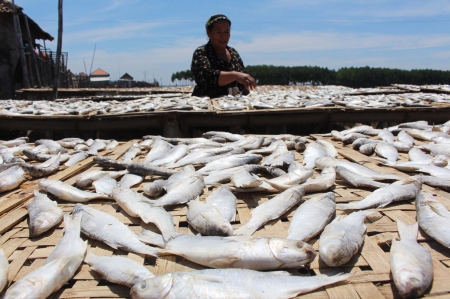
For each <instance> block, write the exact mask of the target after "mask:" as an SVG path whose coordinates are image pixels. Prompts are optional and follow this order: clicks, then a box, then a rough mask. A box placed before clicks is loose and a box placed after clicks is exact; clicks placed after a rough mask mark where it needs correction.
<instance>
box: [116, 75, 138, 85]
mask: <svg viewBox="0 0 450 299" xmlns="http://www.w3.org/2000/svg"><path fill="white" fill-rule="evenodd" d="M117 85H118V86H117V87H119V88H132V87H134V78H133V77H131V76H130V75H129V74H128V73H125V74H124V75H123V76H122V77H120V79H119V82H118V84H117Z"/></svg>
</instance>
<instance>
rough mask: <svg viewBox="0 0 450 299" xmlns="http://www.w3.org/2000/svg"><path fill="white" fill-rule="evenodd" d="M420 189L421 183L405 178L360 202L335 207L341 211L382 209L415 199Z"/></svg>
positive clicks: (376, 191)
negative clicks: (398, 202)
mask: <svg viewBox="0 0 450 299" xmlns="http://www.w3.org/2000/svg"><path fill="white" fill-rule="evenodd" d="M421 187H422V183H421V182H420V181H418V180H415V179H412V178H407V179H404V180H401V181H397V182H395V183H392V184H390V185H388V186H386V187H382V188H380V189H377V190H375V191H374V192H372V193H371V194H369V195H368V196H366V197H365V198H364V199H363V200H361V201H358V202H351V203H347V204H338V205H337V206H338V207H339V208H340V209H342V210H361V209H367V208H383V207H385V206H387V205H388V204H390V203H392V202H397V201H402V200H410V199H414V198H416V196H417V193H418V192H419V191H420V188H421Z"/></svg>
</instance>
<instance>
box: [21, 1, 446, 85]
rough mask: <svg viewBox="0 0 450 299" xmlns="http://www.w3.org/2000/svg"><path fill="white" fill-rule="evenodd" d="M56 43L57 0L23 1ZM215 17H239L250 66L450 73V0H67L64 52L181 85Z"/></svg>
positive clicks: (117, 72)
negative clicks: (179, 76)
mask: <svg viewBox="0 0 450 299" xmlns="http://www.w3.org/2000/svg"><path fill="white" fill-rule="evenodd" d="M15 3H16V4H17V5H19V6H21V7H23V8H24V12H25V13H26V14H27V15H28V16H29V17H31V18H32V19H33V20H35V21H36V22H37V23H38V24H39V25H40V26H41V27H42V28H43V29H44V30H45V31H47V32H49V33H50V34H51V35H53V36H54V37H55V41H54V42H51V43H50V42H47V43H46V44H47V47H49V48H51V49H53V50H56V37H57V30H58V28H57V20H58V15H57V12H58V11H57V10H58V1H57V0H39V1H36V0H16V1H15ZM215 13H223V14H226V15H227V16H228V17H229V18H230V19H231V21H232V26H231V39H230V43H229V45H230V46H232V47H234V48H236V50H237V51H238V52H239V54H240V55H241V57H242V59H243V61H244V63H245V65H257V64H272V65H285V66H300V65H317V66H321V67H328V68H331V69H338V68H340V67H350V66H356V67H357V66H366V65H368V66H371V67H390V68H400V69H418V68H421V69H423V68H428V69H440V70H450V64H449V58H450V34H449V33H450V29H449V28H450V1H448V0H429V1H423V0H408V1H405V0H401V1H392V0H391V1H385V0H372V1H363V0H346V1H344V0H342V1H341V0H328V1H324V0H315V1H301V0H297V1H294V0H276V1H275V0H260V1H234V0H228V1H186V0H185V1H178V0H177V1H149V0H95V1H86V0H78V1H74V0H69V1H68V0H65V1H64V34H63V51H64V52H68V53H69V68H70V69H71V70H72V72H75V73H78V72H81V71H84V63H83V60H84V61H85V62H86V67H87V70H88V71H89V69H90V65H91V60H92V54H93V50H94V46H95V45H96V54H95V60H94V63H93V67H92V70H95V69H97V68H102V69H104V70H105V71H107V72H108V73H110V74H111V79H112V80H116V79H118V78H119V77H120V76H122V75H123V74H124V73H125V72H127V73H129V74H130V75H131V76H133V77H134V78H135V79H137V80H144V78H145V76H146V79H147V80H150V81H151V80H153V78H155V79H157V80H158V81H161V80H162V83H163V85H167V84H173V83H172V82H171V81H170V77H171V75H172V73H174V72H177V71H181V70H186V69H189V68H190V64H191V59H192V53H193V52H194V50H195V49H196V48H197V47H198V46H200V45H202V44H205V43H206V42H207V37H206V33H205V27H204V24H205V22H206V20H207V19H208V17H209V16H210V15H212V14H215Z"/></svg>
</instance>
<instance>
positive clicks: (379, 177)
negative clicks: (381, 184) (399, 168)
mask: <svg viewBox="0 0 450 299" xmlns="http://www.w3.org/2000/svg"><path fill="white" fill-rule="evenodd" d="M315 164H316V167H317V168H319V169H323V168H325V167H329V166H331V167H335V166H337V165H339V166H342V167H345V168H347V170H349V171H351V172H353V173H356V174H358V175H361V176H363V177H366V178H369V179H372V180H374V181H383V180H398V177H397V176H396V175H394V174H387V173H378V172H376V171H373V170H371V169H369V168H367V167H365V166H362V165H359V164H357V163H353V162H349V161H346V160H338V159H335V158H332V157H322V158H318V159H317V160H316V161H315Z"/></svg>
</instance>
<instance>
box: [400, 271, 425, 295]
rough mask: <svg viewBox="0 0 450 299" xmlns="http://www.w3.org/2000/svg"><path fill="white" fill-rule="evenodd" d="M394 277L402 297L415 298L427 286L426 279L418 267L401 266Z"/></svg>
mask: <svg viewBox="0 0 450 299" xmlns="http://www.w3.org/2000/svg"><path fill="white" fill-rule="evenodd" d="M401 270H402V271H400V272H399V273H396V274H397V278H396V279H395V286H396V287H397V289H398V291H399V293H400V296H401V297H402V298H417V297H419V296H420V295H422V293H423V292H424V291H425V289H426V288H427V287H428V285H429V284H428V280H429V279H427V278H426V277H424V275H423V273H421V271H420V270H419V269H416V268H414V269H405V268H402V269H401Z"/></svg>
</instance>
